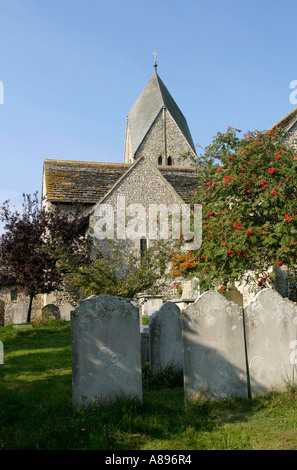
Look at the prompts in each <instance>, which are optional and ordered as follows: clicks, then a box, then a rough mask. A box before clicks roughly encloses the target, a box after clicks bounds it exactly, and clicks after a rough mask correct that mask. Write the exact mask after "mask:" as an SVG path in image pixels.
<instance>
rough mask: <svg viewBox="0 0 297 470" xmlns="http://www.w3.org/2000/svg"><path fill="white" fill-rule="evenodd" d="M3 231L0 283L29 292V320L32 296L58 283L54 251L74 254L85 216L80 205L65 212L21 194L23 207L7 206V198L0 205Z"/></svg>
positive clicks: (58, 286)
mask: <svg viewBox="0 0 297 470" xmlns="http://www.w3.org/2000/svg"><path fill="white" fill-rule="evenodd" d="M0 220H1V221H2V222H3V223H4V233H3V234H2V236H1V238H0V286H1V287H8V288H9V287H14V286H17V287H19V288H20V289H21V290H22V291H23V292H24V294H26V295H28V296H29V305H28V313H27V321H28V322H30V317H31V307H32V302H33V299H34V297H35V296H36V295H37V294H39V293H43V294H46V293H50V292H52V291H54V290H59V289H60V288H61V286H62V281H63V273H62V272H61V270H59V269H58V262H59V260H58V258H57V256H56V255H55V253H56V252H57V250H56V249H55V247H57V246H59V250H61V249H63V251H64V253H67V256H69V257H71V256H75V252H76V248H77V246H78V244H81V243H83V241H82V240H83V238H82V235H83V233H84V229H85V224H86V220H85V217H84V216H83V215H82V210H81V206H80V205H79V204H75V205H73V208H72V211H70V212H69V213H67V214H66V213H64V212H62V211H61V210H60V209H59V207H56V208H54V209H53V210H51V211H47V210H45V209H44V208H43V207H42V205H41V203H40V201H39V199H38V196H37V193H35V194H34V195H33V197H32V196H31V195H25V194H24V195H23V210H22V211H21V212H20V211H17V210H11V209H10V207H9V201H6V202H5V203H4V204H3V205H2V207H1V208H0Z"/></svg>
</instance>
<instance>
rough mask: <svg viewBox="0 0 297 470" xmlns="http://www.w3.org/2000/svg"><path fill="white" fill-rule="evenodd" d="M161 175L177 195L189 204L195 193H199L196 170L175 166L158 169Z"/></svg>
mask: <svg viewBox="0 0 297 470" xmlns="http://www.w3.org/2000/svg"><path fill="white" fill-rule="evenodd" d="M157 168H158V170H159V171H160V173H161V174H162V175H163V176H164V178H165V179H166V180H167V181H168V183H169V184H171V186H172V187H173V188H174V190H175V191H176V192H177V194H178V195H179V196H180V197H181V198H182V199H183V200H184V201H185V202H186V203H187V204H190V203H191V202H192V200H193V196H194V194H195V191H197V176H196V168H194V167H189V168H182V167H174V166H160V167H157Z"/></svg>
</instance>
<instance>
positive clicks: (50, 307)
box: [41, 304, 61, 320]
mask: <svg viewBox="0 0 297 470" xmlns="http://www.w3.org/2000/svg"><path fill="white" fill-rule="evenodd" d="M41 318H42V319H44V320H59V319H60V318H61V316H60V310H59V307H58V306H57V305H54V304H47V305H44V307H42V309H41Z"/></svg>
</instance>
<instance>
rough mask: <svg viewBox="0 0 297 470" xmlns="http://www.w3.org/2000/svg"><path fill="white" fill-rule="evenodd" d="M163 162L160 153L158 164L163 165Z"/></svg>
mask: <svg viewBox="0 0 297 470" xmlns="http://www.w3.org/2000/svg"><path fill="white" fill-rule="evenodd" d="M162 163H163V162H162V157H161V155H160V157H159V158H158V165H162Z"/></svg>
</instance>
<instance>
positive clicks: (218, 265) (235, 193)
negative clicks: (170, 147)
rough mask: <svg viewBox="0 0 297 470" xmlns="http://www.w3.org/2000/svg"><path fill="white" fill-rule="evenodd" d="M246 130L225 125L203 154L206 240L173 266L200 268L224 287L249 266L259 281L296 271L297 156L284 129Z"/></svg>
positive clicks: (207, 282)
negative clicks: (286, 270)
mask: <svg viewBox="0 0 297 470" xmlns="http://www.w3.org/2000/svg"><path fill="white" fill-rule="evenodd" d="M238 133H239V131H238V130H235V129H231V128H229V129H228V131H227V132H226V133H225V134H221V133H219V134H218V135H217V136H216V138H215V139H214V141H213V144H212V145H210V146H209V147H208V148H207V149H206V152H205V154H204V155H203V156H202V157H201V158H200V159H199V160H198V166H197V178H198V190H197V195H196V201H195V202H197V203H201V204H202V209H203V221H202V223H203V241H202V246H201V249H200V250H198V251H196V252H188V253H186V254H184V253H177V254H176V255H175V257H174V264H173V269H172V270H173V274H174V275H184V276H188V275H193V274H195V275H197V277H198V278H199V280H200V287H201V289H202V290H207V289H211V288H219V289H221V290H222V292H223V291H224V290H226V288H229V286H232V285H233V283H234V281H236V280H237V281H240V280H242V279H243V277H244V276H246V275H247V273H249V272H250V273H253V276H252V277H251V278H250V279H248V281H249V283H250V285H251V286H252V283H254V286H253V287H255V286H256V287H257V288H258V289H259V288H263V287H267V286H271V285H272V284H273V281H274V272H273V268H275V267H276V266H282V265H286V266H287V267H288V268H289V269H290V270H291V272H292V273H295V276H296V247H297V201H296V197H297V194H296V181H297V179H296V178H297V156H296V155H295V152H294V150H293V149H292V148H290V147H289V146H287V145H286V144H285V143H284V140H283V134H282V132H281V131H280V130H274V131H268V132H258V131H255V132H250V133H248V134H244V136H243V138H240V137H239V136H238Z"/></svg>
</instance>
